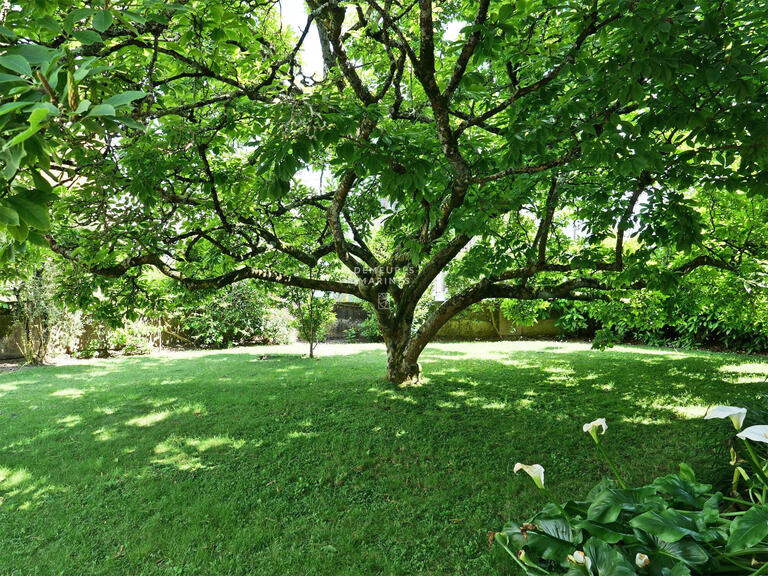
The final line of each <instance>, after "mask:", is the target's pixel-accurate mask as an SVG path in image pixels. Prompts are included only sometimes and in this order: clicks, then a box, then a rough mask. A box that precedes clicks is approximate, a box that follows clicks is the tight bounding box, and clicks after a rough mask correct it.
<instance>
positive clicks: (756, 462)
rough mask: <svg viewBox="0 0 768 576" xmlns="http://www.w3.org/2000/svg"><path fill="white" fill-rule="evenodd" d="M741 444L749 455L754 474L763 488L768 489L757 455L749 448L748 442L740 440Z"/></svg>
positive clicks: (767, 479) (767, 477) (767, 478)
mask: <svg viewBox="0 0 768 576" xmlns="http://www.w3.org/2000/svg"><path fill="white" fill-rule="evenodd" d="M742 442H744V446H745V447H746V449H747V452H748V453H749V457H750V458H751V459H752V463H753V464H754V465H755V472H757V475H758V476H759V477H760V480H762V482H763V486H765V487H766V488H768V476H766V475H765V470H763V467H762V466H760V461H759V460H758V459H757V454H755V451H754V450H753V449H752V446H750V444H749V442H747V441H746V440H744V439H742Z"/></svg>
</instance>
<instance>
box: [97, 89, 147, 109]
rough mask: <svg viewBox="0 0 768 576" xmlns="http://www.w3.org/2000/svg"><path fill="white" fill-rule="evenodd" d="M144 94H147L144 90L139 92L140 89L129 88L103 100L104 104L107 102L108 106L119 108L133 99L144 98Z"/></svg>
mask: <svg viewBox="0 0 768 576" xmlns="http://www.w3.org/2000/svg"><path fill="white" fill-rule="evenodd" d="M146 95H147V93H146V92H141V91H140V90H130V91H128V92H122V93H120V94H115V95H114V96H112V97H110V98H107V99H106V100H104V104H109V105H110V106H114V107H115V108H119V107H120V106H125V105H127V104H130V103H131V102H133V101H134V100H138V99H140V98H144V96H146Z"/></svg>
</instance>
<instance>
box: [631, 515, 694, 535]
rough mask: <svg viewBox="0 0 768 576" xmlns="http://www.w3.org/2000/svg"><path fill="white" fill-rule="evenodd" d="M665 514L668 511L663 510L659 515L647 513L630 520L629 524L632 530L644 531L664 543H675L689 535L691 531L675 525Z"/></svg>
mask: <svg viewBox="0 0 768 576" xmlns="http://www.w3.org/2000/svg"><path fill="white" fill-rule="evenodd" d="M665 512H668V511H667V510H665V511H663V512H661V513H659V512H654V511H649V512H646V513H645V514H641V515H640V516H636V517H634V518H632V520H630V521H629V524H630V526H632V527H633V528H637V529H639V530H644V531H646V532H648V534H652V535H654V536H656V537H657V538H658V539H659V540H663V541H664V542H677V541H678V540H681V539H682V538H684V537H685V536H690V535H691V533H692V531H691V530H689V529H687V528H683V527H682V526H680V525H678V524H676V523H675V521H674V520H673V519H672V518H670V517H668V516H667V515H666V514H665Z"/></svg>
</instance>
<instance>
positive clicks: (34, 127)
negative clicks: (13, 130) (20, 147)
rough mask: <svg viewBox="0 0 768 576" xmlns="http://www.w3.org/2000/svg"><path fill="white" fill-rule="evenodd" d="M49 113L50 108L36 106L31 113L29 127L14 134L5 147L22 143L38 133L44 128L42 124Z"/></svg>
mask: <svg viewBox="0 0 768 576" xmlns="http://www.w3.org/2000/svg"><path fill="white" fill-rule="evenodd" d="M49 114H50V110H48V109H47V108H36V109H35V110H33V111H32V113H31V114H30V115H29V120H28V122H29V127H28V128H27V129H26V130H24V131H23V132H21V133H20V134H17V135H16V136H14V137H13V138H12V139H11V140H10V141H9V142H8V143H6V145H5V148H10V147H12V146H16V145H17V144H21V143H22V142H24V141H25V140H28V139H29V138H31V137H32V136H34V135H35V134H37V132H38V131H40V130H41V129H42V127H43V126H42V124H43V122H44V121H45V120H46V118H48V115H49Z"/></svg>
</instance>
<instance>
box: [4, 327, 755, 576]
mask: <svg viewBox="0 0 768 576" xmlns="http://www.w3.org/2000/svg"><path fill="white" fill-rule="evenodd" d="M301 352H303V348H296V347H294V348H250V349H237V350H229V351H223V352H190V353H183V354H169V355H166V356H154V357H150V358H133V359H127V358H126V359H118V360H107V361H91V362H88V363H80V364H77V365H72V366H60V367H45V368H36V369H28V370H21V371H18V372H14V373H4V374H0V574H3V575H7V574H23V575H25V576H26V575H34V574H67V575H73V574H135V575H138V574H258V575H262V574H263V575H273V574H275V575H305V574H306V575H310V574H329V575H350V576H351V575H355V576H357V575H373V574H386V575H389V574H393V575H417V574H419V575H420V574H435V575H437V574H440V575H444V574H491V575H493V574H507V573H509V570H510V568H509V562H507V561H506V560H505V559H504V557H503V556H502V555H501V554H500V553H499V552H498V551H493V552H489V550H488V535H487V533H488V531H489V530H495V529H499V528H501V526H502V525H503V523H504V522H505V520H507V519H509V518H511V517H514V518H522V517H525V516H526V515H528V514H530V513H531V512H532V511H533V510H534V509H535V508H536V507H538V506H540V505H541V504H542V502H543V501H542V498H541V496H540V494H539V493H538V492H537V491H536V490H535V488H534V487H533V483H532V482H530V480H529V479H528V478H527V477H525V476H522V477H515V476H514V475H513V474H512V467H513V465H514V463H515V462H516V461H518V460H519V461H523V462H527V463H533V462H540V463H541V464H542V465H544V467H545V468H546V470H547V483H548V484H549V486H550V488H552V489H553V490H556V491H557V492H558V494H560V495H562V496H563V497H568V496H574V495H577V494H583V493H584V492H585V491H586V490H587V489H588V488H589V487H591V486H592V485H593V483H595V482H596V481H597V480H599V478H600V477H601V475H603V474H607V472H608V471H607V470H606V469H605V468H604V467H603V466H602V465H601V464H600V463H599V461H598V459H597V457H596V454H595V452H594V449H593V445H592V443H591V440H590V439H589V438H588V437H587V436H586V435H585V434H583V433H582V431H581V425H582V424H583V423H584V422H587V421H590V420H593V419H595V418H597V417H606V418H607V419H608V422H609V430H608V435H607V436H606V439H607V447H608V449H609V450H610V451H611V452H612V453H613V454H614V455H615V457H616V459H617V460H618V462H619V465H620V466H621V468H622V469H624V470H626V471H627V476H628V477H629V480H631V481H633V482H643V481H647V480H650V479H652V478H653V477H655V476H657V475H661V474H666V473H668V472H670V471H672V470H674V469H675V468H676V465H677V463H678V462H680V461H688V462H690V463H691V464H693V465H694V467H695V468H696V469H697V470H698V472H699V475H700V477H703V478H705V479H706V478H712V477H713V476H714V475H715V473H716V469H717V467H720V466H721V465H722V464H724V462H722V461H721V458H722V454H723V447H722V442H723V440H724V439H725V438H727V436H728V434H730V433H731V432H730V431H729V427H730V423H727V422H703V421H701V420H699V419H698V417H699V416H701V415H702V414H703V413H704V410H705V408H706V406H708V405H711V404H718V403H743V402H745V401H748V400H749V399H750V398H754V396H755V394H757V393H759V392H763V391H765V390H766V388H767V387H768V385H767V384H766V382H765V381H766V378H768V362H767V361H765V360H764V359H755V358H750V357H746V356H735V355H726V354H708V353H675V352H673V351H669V350H654V349H649V348H616V349H613V350H610V351H605V352H599V351H592V350H590V349H589V347H588V345H586V344H560V343H553V342H519V343H510V342H507V343H478V344H436V345H433V346H430V347H429V348H428V349H427V351H426V353H425V354H424V356H423V357H422V363H423V366H424V369H425V374H426V376H427V378H428V380H427V381H426V382H425V383H424V384H423V385H422V386H420V387H412V388H407V389H404V390H395V389H393V388H392V387H391V386H390V385H388V384H387V383H385V382H384V381H383V379H382V375H383V372H384V365H385V355H384V351H383V348H382V347H380V346H376V345H326V346H321V348H320V350H319V352H320V353H321V354H322V355H323V357H321V358H319V359H317V360H309V359H307V358H304V357H302V356H301ZM718 444H720V446H719V448H718ZM725 464H727V463H725Z"/></svg>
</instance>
